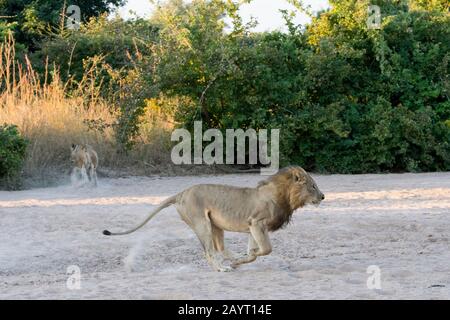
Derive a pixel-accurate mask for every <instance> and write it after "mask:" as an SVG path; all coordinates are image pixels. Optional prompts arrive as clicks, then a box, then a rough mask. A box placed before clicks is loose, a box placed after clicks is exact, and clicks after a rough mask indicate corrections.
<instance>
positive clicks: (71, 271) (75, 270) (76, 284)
mask: <svg viewBox="0 0 450 320" xmlns="http://www.w3.org/2000/svg"><path fill="white" fill-rule="evenodd" d="M66 273H67V274H68V275H69V277H68V278H67V281H66V287H67V289H69V290H80V289H81V269H80V267H79V266H77V265H70V266H68V267H67V270H66Z"/></svg>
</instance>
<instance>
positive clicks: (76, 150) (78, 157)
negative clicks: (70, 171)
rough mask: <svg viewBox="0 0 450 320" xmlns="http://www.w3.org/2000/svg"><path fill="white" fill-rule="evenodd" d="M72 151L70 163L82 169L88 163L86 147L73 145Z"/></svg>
mask: <svg viewBox="0 0 450 320" xmlns="http://www.w3.org/2000/svg"><path fill="white" fill-rule="evenodd" d="M70 151H71V152H70V161H71V162H72V164H73V165H74V166H76V167H78V168H81V167H82V166H83V165H85V164H86V163H87V157H88V153H87V148H86V146H83V145H79V144H76V145H75V144H72V146H71V147H70Z"/></svg>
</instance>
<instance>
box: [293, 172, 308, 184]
mask: <svg viewBox="0 0 450 320" xmlns="http://www.w3.org/2000/svg"><path fill="white" fill-rule="evenodd" d="M294 181H295V182H296V183H298V184H304V183H305V182H306V178H305V177H304V176H303V175H301V174H295V173H294Z"/></svg>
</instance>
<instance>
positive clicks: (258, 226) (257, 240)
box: [232, 221, 272, 268]
mask: <svg viewBox="0 0 450 320" xmlns="http://www.w3.org/2000/svg"><path fill="white" fill-rule="evenodd" d="M249 229H250V236H249V240H248V249H247V255H245V256H244V257H242V258H239V259H235V260H234V261H233V263H232V266H233V267H234V268H236V267H237V266H239V265H241V264H244V263H250V262H253V261H255V260H256V258H257V257H259V256H265V255H268V254H270V253H271V252H272V245H271V243H270V239H269V232H268V231H267V228H266V226H265V225H264V223H263V222H262V221H252V222H251V225H250V228H249Z"/></svg>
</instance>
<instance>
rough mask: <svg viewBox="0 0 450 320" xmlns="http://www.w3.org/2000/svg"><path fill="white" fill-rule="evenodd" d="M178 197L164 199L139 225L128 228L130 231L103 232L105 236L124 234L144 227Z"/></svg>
mask: <svg viewBox="0 0 450 320" xmlns="http://www.w3.org/2000/svg"><path fill="white" fill-rule="evenodd" d="M177 197H178V195H174V196H172V197H170V198H168V199H166V200H164V201H163V202H162V203H161V204H160V205H159V207H158V208H156V209H155V210H153V211H152V213H150V215H149V216H148V217H147V218H146V219H145V220H144V221H143V222H142V223H141V224H140V225H138V226H137V227H135V228H133V229H131V230H128V231H124V232H110V231H108V230H104V231H103V234H104V235H105V236H122V235H125V234H130V233H133V232H135V231H136V230H138V229H140V228H141V227H143V226H144V225H145V224H146V223H147V222H149V221H150V220H151V219H152V218H153V217H154V216H155V215H156V214H157V213H158V212H160V211H161V210H163V209H164V208H167V207H169V206H171V205H172V204H175V203H176V201H177Z"/></svg>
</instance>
